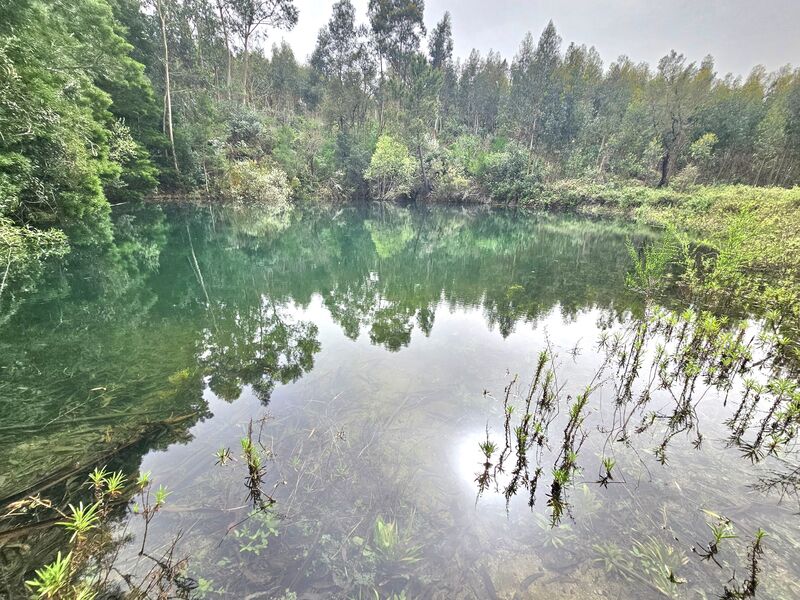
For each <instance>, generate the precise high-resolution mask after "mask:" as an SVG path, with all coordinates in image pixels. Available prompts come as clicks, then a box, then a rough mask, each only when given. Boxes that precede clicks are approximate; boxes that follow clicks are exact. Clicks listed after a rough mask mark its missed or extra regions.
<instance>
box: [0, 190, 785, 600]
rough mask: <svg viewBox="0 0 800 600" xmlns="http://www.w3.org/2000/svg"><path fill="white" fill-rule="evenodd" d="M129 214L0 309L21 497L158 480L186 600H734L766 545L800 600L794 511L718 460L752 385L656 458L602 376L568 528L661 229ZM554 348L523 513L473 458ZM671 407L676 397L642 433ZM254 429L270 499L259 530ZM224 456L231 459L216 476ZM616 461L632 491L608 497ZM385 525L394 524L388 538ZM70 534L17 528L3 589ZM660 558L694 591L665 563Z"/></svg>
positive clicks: (2, 399) (706, 406) (6, 455)
mask: <svg viewBox="0 0 800 600" xmlns="http://www.w3.org/2000/svg"><path fill="white" fill-rule="evenodd" d="M116 222H117V231H118V233H117V245H116V247H115V248H114V249H112V250H111V251H100V250H97V249H83V250H80V251H77V252H75V253H74V254H73V255H72V256H71V257H70V258H69V260H68V261H66V262H65V263H63V264H58V265H52V267H51V269H50V271H49V272H48V273H47V274H46V277H45V279H44V281H43V282H42V283H40V284H39V286H38V288H37V289H36V290H28V291H27V292H26V291H25V290H20V291H19V292H18V293H17V294H16V295H15V297H14V299H13V301H10V300H8V299H6V300H5V302H6V304H4V305H3V309H4V311H5V312H4V313H3V320H4V322H3V325H2V328H1V329H0V416H1V417H2V418H1V419H0V423H1V424H0V450H2V451H0V498H3V499H4V500H3V502H4V503H8V502H10V501H13V500H15V499H19V498H21V497H23V496H25V495H26V494H31V493H39V494H41V496H42V497H49V498H52V499H53V500H55V501H61V500H66V499H73V498H77V497H80V494H81V484H82V483H83V482H84V481H85V478H86V473H87V472H88V470H90V469H91V468H93V467H94V466H97V465H100V466H102V465H109V467H111V468H121V469H123V470H125V472H127V473H130V474H135V473H136V472H138V471H152V477H153V479H154V480H155V481H156V482H157V483H164V484H166V485H167V486H168V487H169V489H170V490H171V492H172V493H171V495H170V496H169V499H168V502H167V506H166V507H165V509H164V510H163V511H162V512H161V513H160V514H159V515H158V516H157V518H156V519H155V520H154V521H153V523H152V524H151V528H150V531H149V534H148V547H149V548H152V549H153V550H152V552H157V551H158V549H163V548H165V547H166V546H167V545H168V544H169V543H170V541H171V540H172V539H174V537H175V535H176V534H177V533H178V532H181V537H180V540H179V542H178V544H177V548H176V552H177V553H178V554H180V555H181V556H185V557H188V574H189V575H190V576H191V577H193V578H195V579H200V578H202V579H203V580H204V583H203V591H202V593H201V592H197V591H195V592H193V594H194V597H229V598H280V597H282V595H283V594H287V596H286V597H287V598H289V597H293V596H291V594H292V593H294V594H297V596H296V597H297V598H307V599H313V598H389V597H395V598H401V597H405V598H651V597H652V598H660V597H670V596H673V597H679V598H716V597H718V596H719V594H720V593H722V590H723V586H724V585H725V584H726V582H727V581H728V580H729V579H730V578H731V575H732V574H733V572H734V571H735V572H736V573H737V574H738V575H739V577H740V579H741V578H742V577H743V576H744V572H745V569H746V556H745V553H746V551H747V543H748V541H749V539H750V537H751V536H752V534H753V533H754V532H755V530H756V529H757V528H758V527H763V528H764V529H766V530H767V531H768V532H769V534H770V535H769V537H768V538H767V540H768V541H767V542H766V545H767V552H766V553H765V558H764V560H763V565H762V569H763V571H762V578H761V579H762V580H761V587H760V588H759V591H760V593H761V592H762V591H763V594H764V595H763V597H768V598H787V599H788V598H795V597H798V596H800V585H798V584H797V583H796V581H797V576H798V575H800V552H798V546H799V545H800V534H799V533H800V532H798V528H797V525H796V523H797V522H796V517H795V516H794V513H795V511H796V510H797V504H796V503H794V504H793V503H792V502H791V498H789V499H788V500H789V501H784V502H783V503H780V502H779V497H778V496H776V495H772V494H769V493H766V492H763V491H757V490H755V489H753V487H752V486H753V484H754V483H757V482H758V481H759V477H763V476H764V475H765V474H768V473H770V472H772V471H774V470H776V469H779V468H780V466H781V465H780V463H779V462H778V461H777V460H776V459H772V458H768V459H765V460H763V461H760V462H758V463H753V462H752V461H750V460H747V459H744V458H743V457H742V453H741V451H740V450H739V449H737V448H735V447H730V444H728V443H727V437H728V434H729V431H728V429H727V427H726V425H725V420H726V419H728V418H729V417H730V416H731V414H732V412H733V410H735V403H734V402H729V401H728V400H729V398H728V397H727V396H730V395H731V394H734V395H735V394H736V393H737V392H736V389H737V388H736V387H735V386H734V387H733V388H732V389H733V392H731V391H730V390H729V391H728V393H727V394H726V393H725V392H724V391H718V390H716V389H706V388H703V389H702V390H701V389H698V391H697V394H696V396H695V397H694V399H693V406H694V412H695V417H696V422H694V423H693V427H692V428H691V431H687V432H686V433H685V434H682V435H677V436H675V437H674V438H673V439H671V442H670V447H669V454H668V459H667V460H666V462H665V464H662V462H663V461H659V460H657V457H656V456H655V454H654V452H653V448H654V447H656V446H658V444H659V443H660V440H661V437H660V436H661V430H660V429H659V427H652V428H650V429H647V430H645V431H643V432H642V433H641V435H634V436H632V437H631V439H629V440H619V439H617V436H615V435H614V434H613V432H614V431H615V424H616V423H617V421H618V420H619V412H620V411H619V407H618V405H617V404H616V403H615V397H616V396H615V388H614V385H613V383H612V382H611V381H610V380H609V377H611V376H608V377H606V376H604V377H606V378H605V379H603V382H602V383H603V385H599V386H598V387H597V389H596V390H595V391H594V393H593V394H592V397H591V401H590V403H589V404H588V408H587V412H586V414H587V416H586V420H585V422H584V423H583V424H582V427H581V431H582V433H581V436H582V437H584V436H585V440H583V443H582V444H581V447H580V452H579V454H578V465H579V467H580V468H581V471H580V472H579V473H578V475H577V477H575V479H574V480H573V481H572V482H571V484H570V486H569V502H568V507H567V510H566V511H565V514H564V516H563V518H562V519H560V522H559V523H558V524H557V526H555V527H552V523H553V518H552V510H551V508H550V507H549V506H548V500H549V497H548V496H549V493H550V492H551V487H550V472H551V471H552V469H553V465H554V460H556V458H557V455H558V450H559V448H558V445H559V443H560V442H559V439H560V437H561V436H562V435H563V434H562V432H561V430H562V429H563V428H564V421H565V418H566V416H567V414H568V410H569V409H568V407H569V405H570V404H571V403H572V402H573V401H574V398H576V397H577V395H578V394H579V393H580V392H581V390H582V389H583V388H584V387H585V386H586V385H587V384H588V383H589V382H590V380H592V378H593V377H595V374H596V372H597V371H598V369H599V367H600V366H601V364H602V363H603V360H604V358H603V352H602V351H601V349H600V348H599V347H598V339H600V338H601V336H602V335H604V334H608V333H609V332H616V331H622V330H624V329H625V328H626V327H629V326H630V325H631V324H632V323H636V322H637V319H639V318H641V317H642V314H643V310H644V307H643V300H642V298H641V296H640V295H639V294H637V293H634V292H633V291H631V290H629V289H628V288H626V285H625V275H626V272H627V271H628V269H629V268H630V265H631V262H630V261H631V259H630V256H629V253H628V250H627V244H628V243H629V242H632V243H633V244H634V245H636V246H640V245H641V244H643V243H644V242H646V241H648V240H651V239H652V238H653V237H654V236H653V233H652V232H650V231H645V230H641V229H637V228H634V227H632V226H629V225H626V224H624V223H621V222H604V221H594V220H588V219H584V218H578V217H567V216H541V215H524V214H519V213H515V212H502V211H495V212H491V211H485V210H467V209H452V210H450V209H447V210H444V209H442V210H421V209H405V208H400V207H380V206H375V207H368V208H342V209H330V210H327V209H326V210H323V209H319V210H317V211H307V212H304V213H300V212H296V213H295V214H293V215H291V216H283V217H274V216H271V215H269V214H267V213H265V212H261V211H258V210H242V209H239V210H233V209H227V210H224V209H219V208H213V209H211V208H208V207H205V208H196V207H167V208H165V209H163V210H162V209H161V208H159V207H155V206H151V207H144V208H139V209H135V210H134V211H133V212H130V213H120V214H118V215H116ZM660 302H662V303H664V304H667V305H673V304H674V305H677V306H678V307H680V302H679V299H678V298H668V297H667V298H663V299H661V300H660ZM544 349H548V350H549V351H550V352H551V355H555V358H554V359H553V366H554V369H555V371H556V372H557V375H558V387H559V390H560V393H559V398H560V399H559V405H558V409H557V413H558V416H557V417H556V418H555V419H554V421H553V430H554V431H553V434H552V436H551V438H550V440H549V441H548V443H547V444H544V447H543V448H542V449H541V452H540V453H539V454H540V456H539V459H540V464H541V465H542V468H543V475H542V478H543V479H542V485H541V486H540V487H539V489H538V490H537V491H536V493H535V494H534V500H535V503H534V506H533V507H532V508H529V506H528V501H529V493H528V490H523V491H522V492H521V493H520V494H517V495H511V496H510V498H509V501H508V502H506V499H505V498H504V496H503V489H502V481H503V479H504V478H503V477H501V478H500V482H499V483H498V484H497V486H496V485H495V484H494V483H493V484H492V485H491V486H490V488H489V489H488V490H487V491H486V492H485V493H484V494H483V495H482V496H481V497H480V498H478V497H477V485H476V476H477V474H478V473H479V472H480V471H481V470H482V466H481V463H482V462H483V460H484V459H483V457H482V456H481V452H480V450H479V447H478V444H479V443H480V442H481V441H483V440H484V439H486V436H487V429H488V432H489V434H490V436H491V437H492V438H493V439H495V440H496V441H500V440H502V437H503V427H504V425H503V423H504V416H503V415H504V410H503V402H502V399H503V396H504V388H505V387H506V386H507V385H508V384H509V381H511V380H512V378H513V377H514V375H515V374H518V375H519V382H520V389H519V390H518V389H517V388H514V389H513V390H512V394H513V397H514V398H517V399H520V398H524V395H525V386H526V385H528V384H529V383H530V380H531V378H532V376H533V372H534V367H535V364H536V357H537V355H538V354H539V353H540V352H541V351H542V350H544ZM671 398H672V396H670V393H669V390H663V389H662V390H659V391H658V393H657V394H655V395H654V396H653V397H652V398H649V399H648V402H649V403H650V404H648V406H647V407H642V406H637V410H638V411H639V412H635V411H633V414H634V416H635V419H636V420H637V422H638V421H639V420H643V419H644V420H646V419H647V415H649V414H651V413H652V414H656V412H657V411H662V410H665V409H666V407H668V406H669V404H670V403H671V402H672V399H671ZM695 402H696V404H694V403H695ZM251 421H253V428H254V430H255V431H256V433H257V435H258V436H259V439H260V441H261V443H262V444H263V447H264V449H265V450H264V453H265V456H266V457H267V459H268V460H266V462H265V465H266V476H265V479H264V482H263V488H264V490H265V491H266V492H268V493H270V494H271V495H272V496H273V497H274V499H275V504H274V505H272V506H271V507H270V508H269V510H267V511H266V512H265V513H263V514H260V515H258V516H257V517H255V518H252V519H250V520H247V521H246V522H244V523H243V524H241V521H242V520H243V519H245V518H246V517H247V515H248V513H249V511H250V507H249V505H248V503H247V493H246V490H245V487H244V470H243V464H242V461H241V458H240V457H239V455H240V442H239V440H240V438H241V437H242V436H243V435H244V434H245V431H246V429H247V426H248V423H250V422H251ZM631 429H634V428H633V427H632V428H631ZM697 431H702V436H703V442H702V444H699V447H696V446H698V444H696V443H695V442H696V437H697V436H696V432H697ZM610 432H611V433H610ZM221 448H222V449H224V448H230V449H231V454H232V456H233V457H234V458H237V460H235V461H231V462H229V463H228V464H226V465H219V464H217V458H216V456H215V452H216V451H217V450H219V449H221ZM609 453H613V455H614V456H615V458H616V461H617V466H616V467H615V468H616V471H615V475H616V476H615V478H614V481H613V482H612V483H610V484H609V485H607V486H603V485H600V484H598V483H597V482H598V479H599V476H598V473H599V472H600V461H601V457H603V456H607V455H609ZM534 467H535V465H531V472H532V471H533V469H534ZM509 469H510V468H509ZM531 474H532V473H531ZM545 480H546V482H545ZM703 509H705V510H709V511H714V512H715V513H720V514H724V515H726V516H728V517H730V518H731V519H732V520H733V521H734V524H735V527H736V531H737V534H739V535H740V539H739V538H737V540H736V541H735V542H731V543H730V544H729V545H727V546H726V547H725V548H724V550H723V551H721V553H720V556H719V557H718V560H719V562H720V563H721V566H718V565H716V564H715V563H714V562H712V561H704V560H701V558H700V557H699V556H698V554H696V553H694V552H693V551H692V548H693V547H702V546H703V545H704V544H705V543H707V542H708V540H709V528H708V525H707V523H708V515H707V513H704V512H703ZM121 512H122V513H123V514H121V515H120V523H122V522H124V521H125V517H124V510H123V511H121ZM376 522H377V523H390V524H394V527H395V528H396V532H397V540H394V541H393V542H392V544H391V545H390V547H385V546H382V545H381V542H380V540H379V539H378V536H377V534H376ZM0 523H2V522H1V521H0ZM237 524H238V525H237ZM120 527H122V525H120ZM2 531H3V529H2V526H1V525H0V532H2ZM127 533H128V534H130V535H131V536H132V540H131V542H130V543H129V544H126V545H123V547H122V551H121V553H120V556H119V559H118V560H119V561H120V563H121V564H122V565H123V566H124V567H129V568H130V569H131V570H136V564H135V563H136V557H135V554H136V551H137V550H138V544H140V543H141V541H140V540H141V536H142V527H141V524H140V523H139V521H137V520H136V519H133V520H131V522H130V524H129V525H128V529H127ZM0 535H2V534H0ZM67 538H68V536H67V535H66V534H65V533H64V532H63V531H61V530H60V529H59V528H53V527H48V526H47V523H40V524H39V525H38V526H37V527H36V528H34V529H32V530H28V531H26V532H25V533H24V534H20V535H16V534H15V535H5V537H0V557H2V569H3V570H2V572H0V575H2V576H3V577H2V578H3V580H4V589H0V594H2V593H6V594H7V595H9V596H10V597H23V596H24V592H23V587H22V583H21V582H22V581H23V580H24V578H25V575H26V573H27V574H29V573H30V570H31V569H32V568H33V567H37V566H40V565H41V564H43V563H44V562H46V561H48V560H51V559H52V557H53V555H54V554H55V551H56V550H57V549H59V548H63V547H65V544H66V541H67ZM610 555H613V556H615V557H616V558H615V559H614V560H609V559H607V557H608V556H610ZM604 557H606V558H605V559H604ZM654 557H656V558H654ZM659 557H660V558H659ZM615 561H616V562H615ZM615 565H617V566H619V565H622V568H621V569H620V568H616V567H615ZM665 565H666V567H667V571H666V572H667V573H669V569H670V568H674V575H675V579H676V580H677V582H669V581H666V582H665V577H664V576H663V575H664V573H663V572H662V573H660V574H659V573H657V572H656V571H659V569H661V570H662V571H663V569H664V567H665ZM659 575H660V576H659ZM678 582H681V583H678ZM392 594H395V596H392ZM403 594H404V595H403ZM759 597H761V596H759Z"/></svg>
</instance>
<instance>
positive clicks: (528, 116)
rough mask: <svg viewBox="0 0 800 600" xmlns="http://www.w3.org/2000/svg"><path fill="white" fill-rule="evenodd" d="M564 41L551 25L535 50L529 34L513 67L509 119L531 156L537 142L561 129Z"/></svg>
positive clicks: (545, 30)
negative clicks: (560, 71)
mask: <svg viewBox="0 0 800 600" xmlns="http://www.w3.org/2000/svg"><path fill="white" fill-rule="evenodd" d="M560 47H561V38H560V37H559V36H558V34H557V33H556V28H555V26H554V25H553V22H552V21H550V22H549V23H548V24H547V27H545V29H544V31H543V32H542V35H541V37H540V38H539V42H538V44H537V45H536V46H535V47H534V42H533V36H531V34H530V33H528V34H526V36H525V38H524V39H523V41H522V45H521V46H520V49H519V52H518V53H517V56H516V57H515V58H514V62H513V63H512V64H511V89H510V95H509V99H508V105H507V118H508V121H509V123H510V125H511V127H512V130H513V131H514V133H515V134H516V136H517V138H518V139H519V140H520V141H523V142H527V145H528V148H529V152H530V153H531V155H532V154H533V150H534V142H535V140H536V138H537V136H538V135H539V132H540V131H541V132H542V134H543V135H542V136H540V137H542V138H543V140H542V141H543V142H544V143H550V142H551V140H550V139H547V137H546V135H547V134H548V132H549V130H552V129H553V128H554V127H556V126H557V122H558V115H557V113H558V111H559V110H560V108H561V97H560V96H561V91H560V89H559V85H558V80H557V72H558V68H559V66H560V64H561V55H560Z"/></svg>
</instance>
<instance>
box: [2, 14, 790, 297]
mask: <svg viewBox="0 0 800 600" xmlns="http://www.w3.org/2000/svg"><path fill="white" fill-rule="evenodd" d="M423 11H424V2H423V1H422V0H416V1H413V2H407V1H400V0H370V2H369V8H368V12H367V14H365V15H359V14H356V10H355V8H354V6H353V4H352V3H351V1H350V0H340V1H338V2H336V3H335V4H334V5H333V8H332V14H331V17H330V20H329V22H328V23H327V25H326V26H325V27H323V28H322V29H321V30H320V31H319V34H318V37H317V42H316V47H315V49H314V52H313V53H312V55H311V56H310V57H308V60H307V61H306V60H304V59H303V58H302V57H296V56H294V54H293V52H292V49H291V47H289V46H288V45H287V44H285V43H281V44H276V43H274V42H271V40H272V39H274V38H276V37H277V36H278V35H279V34H280V32H281V31H282V30H288V29H291V28H292V27H293V26H294V25H295V24H296V23H297V21H298V19H300V18H302V15H301V14H299V13H298V10H297V8H296V7H295V6H294V4H293V3H292V2H291V0H142V1H138V0H52V1H51V0H47V1H45V0H6V1H5V2H4V8H3V19H2V20H0V267H2V269H0V271H2V272H3V273H4V275H3V279H2V284H0V294H2V290H3V289H4V288H5V287H7V285H10V282H12V281H13V280H14V277H15V276H16V277H21V276H23V275H25V274H28V273H33V272H35V270H36V268H37V266H38V264H39V262H40V261H41V259H43V258H46V257H47V256H51V255H63V254H64V253H66V252H67V251H68V250H69V249H70V248H75V247H87V246H88V247H102V246H104V245H108V244H109V243H110V242H111V240H112V239H113V236H114V232H113V227H112V225H111V219H110V206H112V205H115V204H120V203H128V202H138V201H141V200H142V199H145V198H150V197H152V196H153V195H154V194H159V195H162V196H185V195H198V194H205V195H206V197H209V198H215V199H217V200H219V201H224V200H226V199H228V200H234V201H239V202H253V201H256V202H260V203H263V204H265V205H269V206H271V207H273V209H274V210H276V211H282V210H286V209H288V208H290V207H291V206H292V205H295V204H301V203H307V202H319V201H323V202H324V201H337V202H341V201H343V200H351V199H357V200H363V199H375V200H395V199H420V200H427V201H434V202H435V201H439V202H492V203H500V204H515V205H525V204H530V205H535V204H537V203H547V202H546V201H547V199H548V198H551V197H552V196H553V195H554V194H557V195H559V196H561V197H563V196H569V195H570V194H572V196H573V200H574V202H573V203H577V204H581V203H592V202H595V201H597V200H598V199H607V198H608V197H611V198H612V199H618V197H619V195H620V194H621V193H622V192H624V191H625V190H628V193H627V196H626V197H634V202H638V201H639V199H641V198H656V201H657V200H658V199H664V198H666V200H665V201H669V200H670V198H672V199H674V198H675V197H678V198H679V197H680V194H681V193H683V192H686V191H687V190H689V189H694V190H697V189H698V188H699V187H700V186H705V187H707V186H721V185H723V184H725V185H729V184H737V185H740V186H741V185H747V186H781V187H791V186H794V185H796V184H797V183H798V181H800V71H798V70H796V69H793V68H792V67H791V66H788V65H787V66H786V67H784V68H782V69H779V70H778V71H775V72H771V73H770V72H767V71H766V70H765V69H764V68H763V67H760V66H755V67H754V68H753V70H752V71H751V73H750V74H749V75H748V76H747V77H745V78H742V77H739V76H734V75H730V74H728V75H723V74H719V73H717V72H716V71H715V68H714V60H713V58H712V57H710V56H707V57H705V58H704V59H703V60H702V61H699V62H697V61H693V60H691V59H689V58H687V57H686V56H684V55H682V54H680V53H678V52H676V51H673V52H670V53H669V54H668V55H666V56H664V57H663V58H662V59H661V60H660V61H659V62H658V64H657V65H648V64H644V63H636V62H634V61H633V60H631V59H629V58H627V57H625V56H621V57H619V58H617V59H615V60H614V61H613V62H610V63H604V62H603V59H601V57H600V56H599V54H598V53H597V51H595V49H594V48H592V47H587V46H586V45H581V44H577V43H569V44H566V43H565V42H564V41H563V40H562V39H561V37H560V36H559V35H558V32H557V30H556V27H555V26H554V24H553V23H552V22H551V23H549V24H548V25H547V27H546V28H545V29H544V31H542V32H541V34H540V35H539V36H538V39H537V38H536V37H535V36H534V35H533V34H531V33H529V34H527V35H526V36H525V37H524V38H523V39H522V40H521V42H520V45H519V50H518V52H517V53H516V55H515V56H513V57H504V56H500V55H499V54H498V53H496V52H493V51H491V50H489V51H488V52H487V51H486V50H485V49H474V50H473V51H472V52H471V53H470V54H469V56H468V57H467V58H466V59H460V58H456V57H454V56H453V37H452V31H451V29H452V28H451V17H450V15H449V14H448V13H445V14H444V15H442V17H441V20H440V21H439V22H438V24H437V25H436V26H435V27H434V28H433V29H432V30H431V31H426V28H425V25H424V22H423V16H424V12H423ZM565 182H566V183H565ZM630 189H633V192H630ZM737 189H738V190H739V191H737V192H735V195H738V196H741V195H742V194H745V195H746V194H747V191H746V189H745V188H737ZM554 190H555V191H554ZM676 195H677V196H676ZM556 204H558V202H556Z"/></svg>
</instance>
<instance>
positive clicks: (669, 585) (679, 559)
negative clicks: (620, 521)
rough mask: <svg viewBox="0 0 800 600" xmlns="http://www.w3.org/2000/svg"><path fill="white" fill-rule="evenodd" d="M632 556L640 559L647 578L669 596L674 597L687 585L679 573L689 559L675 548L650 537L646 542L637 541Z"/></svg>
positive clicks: (640, 565)
mask: <svg viewBox="0 0 800 600" xmlns="http://www.w3.org/2000/svg"><path fill="white" fill-rule="evenodd" d="M631 554H632V555H633V556H635V557H636V558H637V559H638V561H639V568H640V569H641V571H642V573H644V575H645V577H646V578H647V579H648V580H649V581H650V582H651V583H652V584H653V586H655V587H656V588H657V589H658V590H660V591H661V592H663V593H664V594H666V595H667V596H670V597H674V596H675V595H676V594H677V592H678V586H679V585H680V584H682V583H685V580H684V579H681V578H680V577H678V575H677V573H678V570H679V569H680V568H681V567H683V566H684V565H685V564H686V563H687V562H689V559H688V558H687V557H686V555H684V553H683V552H681V551H680V550H678V549H676V548H674V547H673V546H670V545H668V544H664V543H662V542H661V541H660V540H658V539H657V538H655V537H652V536H649V537H648V538H647V539H646V540H645V541H644V542H640V541H638V540H637V541H635V542H634V543H633V548H632V549H631Z"/></svg>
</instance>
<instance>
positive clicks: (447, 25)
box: [428, 12, 453, 69]
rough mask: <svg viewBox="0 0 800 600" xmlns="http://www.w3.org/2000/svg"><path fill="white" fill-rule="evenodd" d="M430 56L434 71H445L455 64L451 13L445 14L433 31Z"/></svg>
mask: <svg viewBox="0 0 800 600" xmlns="http://www.w3.org/2000/svg"><path fill="white" fill-rule="evenodd" d="M428 55H429V56H430V60H431V66H432V67H433V68H434V69H444V68H445V67H446V66H447V65H449V64H452V62H453V26H452V24H451V22H450V13H449V12H445V13H444V16H443V17H442V20H441V21H439V22H438V23H437V24H436V27H434V28H433V31H431V38H430V40H429V41H428Z"/></svg>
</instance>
